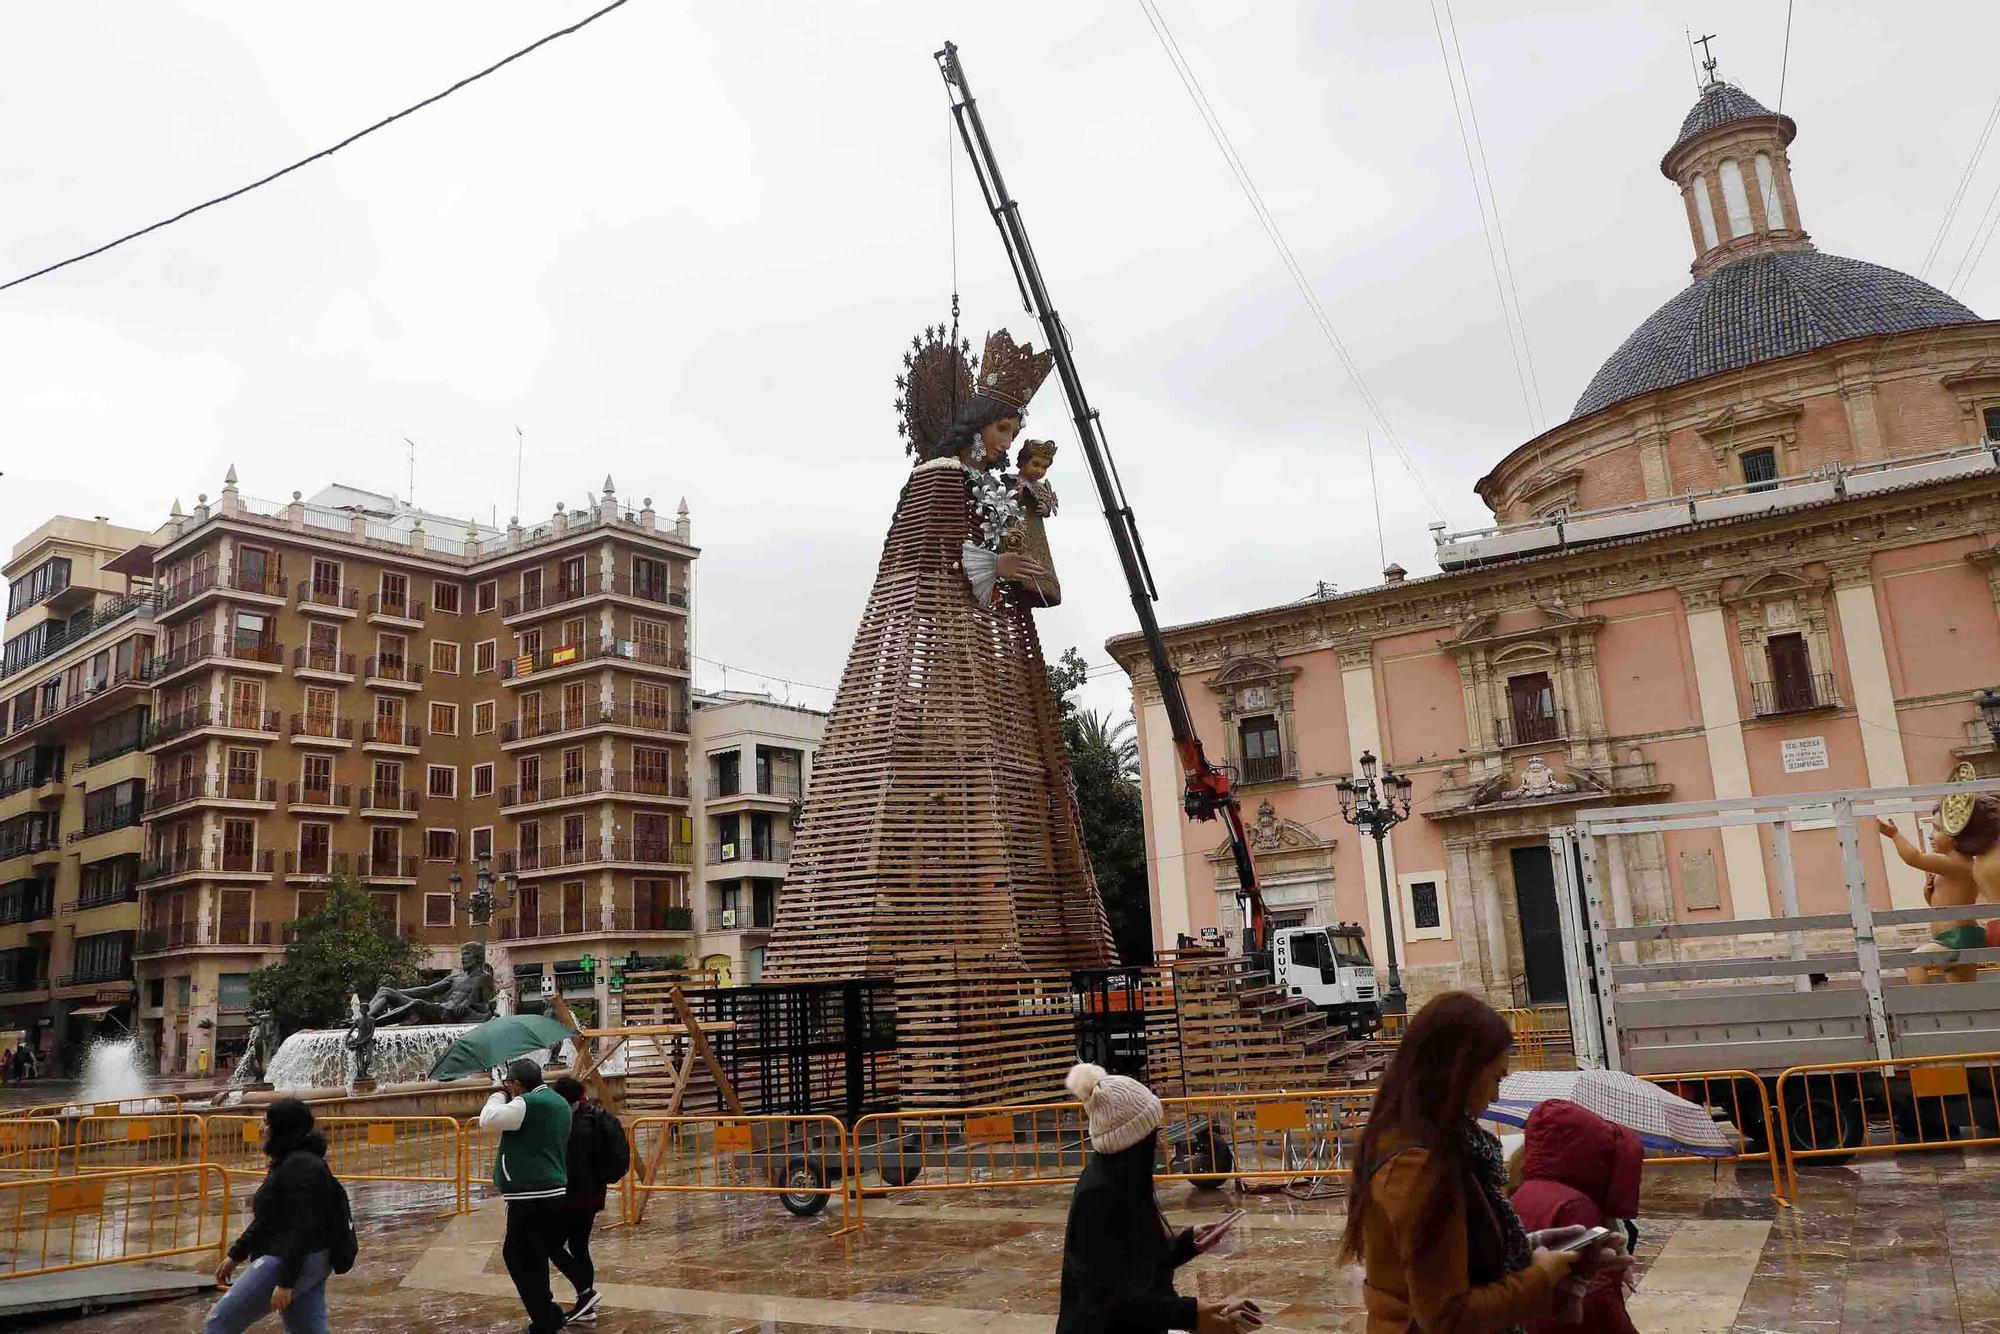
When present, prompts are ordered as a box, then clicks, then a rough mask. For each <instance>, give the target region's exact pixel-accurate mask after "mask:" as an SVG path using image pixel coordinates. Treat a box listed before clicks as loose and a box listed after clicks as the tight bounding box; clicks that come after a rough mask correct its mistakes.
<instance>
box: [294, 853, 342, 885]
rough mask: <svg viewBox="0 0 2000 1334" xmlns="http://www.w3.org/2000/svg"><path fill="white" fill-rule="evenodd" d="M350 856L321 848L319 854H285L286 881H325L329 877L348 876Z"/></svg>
mask: <svg viewBox="0 0 2000 1334" xmlns="http://www.w3.org/2000/svg"><path fill="white" fill-rule="evenodd" d="M347 867H348V856H347V854H346V853H344V852H333V851H330V850H328V849H326V848H321V849H320V850H319V851H317V852H288V853H286V854H285V879H287V880H324V879H326V878H327V877H328V876H335V875H346V874H347Z"/></svg>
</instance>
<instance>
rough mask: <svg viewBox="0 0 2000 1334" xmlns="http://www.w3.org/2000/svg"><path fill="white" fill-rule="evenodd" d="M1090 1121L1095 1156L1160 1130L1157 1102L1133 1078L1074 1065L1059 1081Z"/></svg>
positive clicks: (1124, 1147)
mask: <svg viewBox="0 0 2000 1334" xmlns="http://www.w3.org/2000/svg"><path fill="white" fill-rule="evenodd" d="M1063 1084H1064V1086H1065V1087H1066V1088H1068V1089H1069V1092H1070V1096H1071V1097H1073V1098H1075V1099H1076V1100H1077V1101H1078V1102H1080V1103H1082V1104H1083V1110H1084V1113H1085V1114H1086V1115H1087V1116H1089V1118H1090V1147H1091V1148H1093V1149H1096V1150H1097V1151H1098V1152H1099V1153H1117V1152H1118V1151H1119V1150H1120V1149H1129V1148H1131V1147H1132V1146H1133V1145H1134V1144H1137V1143H1138V1142H1139V1141H1140V1140H1142V1139H1144V1138H1146V1136H1148V1135H1150V1134H1152V1133H1153V1131H1155V1130H1158V1129H1159V1128H1160V1117H1161V1115H1162V1114H1163V1113H1162V1111H1161V1108H1160V1100H1159V1099H1158V1098H1156V1097H1154V1096H1153V1091H1152V1090H1151V1089H1149V1088H1147V1087H1146V1086H1145V1085H1144V1084H1141V1083H1140V1082H1139V1081H1138V1080H1136V1079H1127V1078H1126V1077H1125V1076H1124V1075H1112V1074H1106V1073H1105V1071H1104V1067H1103V1066H1101V1065H1087V1064H1086V1065H1076V1066H1071V1067H1070V1072H1069V1074H1068V1076H1067V1077H1066V1078H1064V1080H1063Z"/></svg>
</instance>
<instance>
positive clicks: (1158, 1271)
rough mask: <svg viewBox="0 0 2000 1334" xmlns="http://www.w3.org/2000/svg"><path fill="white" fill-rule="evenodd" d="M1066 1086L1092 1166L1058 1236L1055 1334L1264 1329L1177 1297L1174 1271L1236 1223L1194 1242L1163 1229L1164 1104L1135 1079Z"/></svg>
mask: <svg viewBox="0 0 2000 1334" xmlns="http://www.w3.org/2000/svg"><path fill="white" fill-rule="evenodd" d="M1063 1082H1064V1084H1065V1085H1067V1086H1068V1088H1069V1091H1070V1095H1071V1096H1072V1097H1074V1098H1075V1099H1076V1100H1077V1101H1078V1102H1081V1103H1082V1104H1083V1108H1084V1112H1085V1114H1086V1115H1087V1116H1088V1117H1089V1119H1090V1149H1091V1153H1090V1160H1089V1162H1087V1163H1085V1164H1084V1168H1083V1174H1082V1176H1080V1177H1078V1178H1077V1183H1076V1193H1075V1194H1074V1195H1073V1196H1071V1197H1070V1202H1069V1223H1068V1226H1067V1227H1066V1228H1065V1230H1064V1232H1063V1268H1062V1307H1061V1313H1060V1314H1059V1315H1058V1316H1057V1317H1056V1334H1164V1332H1165V1331H1167V1330H1192V1331H1195V1334H1241V1332H1242V1331H1247V1330H1253V1329H1256V1328H1257V1327H1258V1326H1259V1325H1261V1324H1263V1323H1264V1322H1263V1318H1262V1316H1261V1315H1259V1313H1258V1311H1257V1308H1256V1306H1255V1305H1254V1304H1253V1303H1250V1302H1247V1301H1229V1302H1205V1301H1197V1300H1195V1299H1194V1298H1193V1297H1181V1296H1177V1295H1176V1294H1175V1292H1174V1270H1175V1269H1177V1268H1179V1267H1180V1266H1181V1265H1184V1264H1186V1263H1187V1262H1188V1261H1189V1260H1192V1259H1194V1258H1195V1257H1196V1256H1197V1255H1200V1254H1202V1253H1204V1252H1206V1251H1208V1250H1210V1249H1211V1248H1213V1247H1214V1246H1215V1244H1216V1243H1217V1242H1219V1241H1221V1240H1222V1238H1223V1236H1224V1234H1226V1233H1227V1232H1228V1231H1229V1227H1230V1223H1231V1222H1232V1221H1233V1220H1225V1221H1224V1222H1221V1223H1216V1224H1213V1225H1212V1226H1209V1227H1206V1228H1203V1229H1202V1230H1201V1231H1200V1232H1196V1231H1194V1230H1193V1229H1191V1228H1183V1229H1181V1231H1179V1232H1178V1233H1176V1232H1174V1231H1173V1230H1171V1229H1170V1228H1169V1227H1168V1226H1167V1219H1166V1215H1165V1214H1162V1213H1161V1212H1160V1205H1159V1202H1158V1201H1157V1200H1156V1199H1154V1197H1153V1154H1154V1151H1155V1147H1156V1142H1157V1140H1158V1139H1159V1134H1160V1116H1161V1109H1160V1100H1159V1099H1158V1098H1156V1097H1154V1096H1153V1094H1152V1091H1151V1090H1150V1089H1148V1088H1147V1087H1146V1086H1145V1085H1144V1084H1141V1083H1140V1082H1139V1081H1138V1080H1136V1079H1127V1078H1126V1077H1125V1076H1123V1075H1109V1074H1106V1073H1105V1072H1104V1069H1103V1067H1101V1066H1096V1065H1079V1066H1076V1067H1075V1068H1073V1069H1072V1070H1071V1071H1070V1072H1069V1076H1068V1078H1067V1079H1065V1080H1064V1081H1063Z"/></svg>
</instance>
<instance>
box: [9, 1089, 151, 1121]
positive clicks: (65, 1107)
mask: <svg viewBox="0 0 2000 1334" xmlns="http://www.w3.org/2000/svg"><path fill="white" fill-rule="evenodd" d="M180 1110H181V1095H180V1094H178V1093H148V1094H147V1095H146V1096H144V1097H143V1098H127V1099H125V1100H124V1101H123V1102H87V1101H84V1100H82V1099H72V1100H70V1101H69V1102H45V1103H42V1104H40V1105H39V1106H35V1107H30V1108H28V1110H27V1111H25V1112H22V1113H20V1115H22V1116H25V1117H43V1116H54V1117H78V1116H138V1115H140V1114H141V1113H147V1112H151V1113H159V1114H168V1115H171V1114H173V1113H175V1112H178V1111H180Z"/></svg>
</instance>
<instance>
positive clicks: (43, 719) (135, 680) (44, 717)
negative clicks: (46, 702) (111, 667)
mask: <svg viewBox="0 0 2000 1334" xmlns="http://www.w3.org/2000/svg"><path fill="white" fill-rule="evenodd" d="M24 693H25V692H24ZM151 693H152V687H151V686H149V685H148V684H147V683H146V679H145V673H144V669H143V668H136V669H135V668H127V669H126V670H125V671H122V672H118V673H116V674H115V675H112V676H110V677H107V678H100V679H96V680H91V681H86V682H85V683H83V685H82V686H81V688H79V689H78V690H77V692H76V693H75V694H74V695H71V696H70V697H69V698H67V699H65V700H64V701H63V702H62V703H61V704H59V705H58V706H56V707H55V708H53V709H50V710H48V711H47V712H46V713H42V714H39V715H37V716H36V717H33V718H16V719H15V721H14V730H13V731H12V732H10V733H8V736H9V738H10V739H11V741H12V742H13V743H14V744H16V745H33V744H35V743H36V742H38V741H41V740H43V739H44V738H46V739H49V740H54V739H56V738H57V737H58V736H60V735H61V734H63V733H67V732H74V731H78V730H80V729H82V728H84V727H87V726H89V725H90V724H91V723H94V722H96V721H98V720H99V719H101V718H106V717H109V716H110V715H111V714H113V713H116V712H117V711H118V710H120V709H124V708H130V707H131V706H132V705H134V704H141V703H144V702H145V701H146V699H147V698H148V697H149V696H150V695H151Z"/></svg>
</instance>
